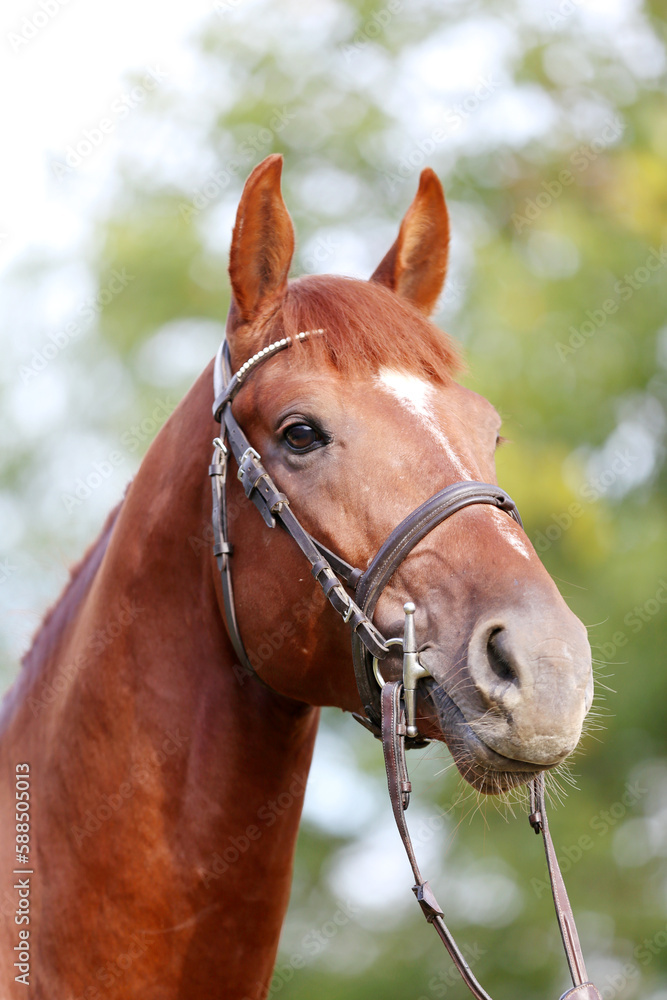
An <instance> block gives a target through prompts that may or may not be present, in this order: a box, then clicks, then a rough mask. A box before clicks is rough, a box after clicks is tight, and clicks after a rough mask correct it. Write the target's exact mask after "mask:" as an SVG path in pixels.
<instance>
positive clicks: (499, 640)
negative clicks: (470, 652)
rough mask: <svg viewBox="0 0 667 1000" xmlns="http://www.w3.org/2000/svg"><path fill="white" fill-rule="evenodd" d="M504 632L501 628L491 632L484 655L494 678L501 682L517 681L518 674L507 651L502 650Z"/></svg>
mask: <svg viewBox="0 0 667 1000" xmlns="http://www.w3.org/2000/svg"><path fill="white" fill-rule="evenodd" d="M504 632H505V629H503V628H496V629H494V630H493V631H492V632H491V634H490V635H489V638H488V640H487V643H486V653H487V656H488V658H489V664H490V666H491V669H492V670H493V672H494V674H495V675H496V677H498V678H499V679H500V680H501V681H515V680H518V674H517V672H516V670H515V668H514V666H513V665H512V661H511V658H510V654H509V650H506V649H503V646H504V641H503V633H504Z"/></svg>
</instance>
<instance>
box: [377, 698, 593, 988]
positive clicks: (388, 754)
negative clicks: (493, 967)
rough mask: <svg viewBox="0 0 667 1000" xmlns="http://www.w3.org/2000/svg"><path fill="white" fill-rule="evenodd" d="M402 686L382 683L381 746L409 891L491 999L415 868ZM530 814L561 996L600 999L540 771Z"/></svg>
mask: <svg viewBox="0 0 667 1000" xmlns="http://www.w3.org/2000/svg"><path fill="white" fill-rule="evenodd" d="M402 689H403V685H402V683H401V682H400V681H392V682H389V683H387V684H385V685H384V687H383V688H382V694H381V711H382V750H383V753H384V763H385V770H386V772H387V786H388V788H389V799H390V801H391V808H392V812H393V814H394V819H395V821H396V826H397V827H398V832H399V834H400V837H401V841H402V842H403V847H404V848H405V852H406V854H407V856H408V860H409V862H410V867H411V868H412V874H413V876H414V879H415V885H414V886H413V890H412V891H413V892H414V894H415V896H416V897H417V901H418V903H419V905H420V907H421V909H422V913H423V914H424V916H425V918H426V920H427V921H428V922H429V923H430V924H433V926H434V927H435V929H436V931H437V933H438V935H439V937H440V939H441V941H442V943H443V944H444V946H445V948H446V949H447V951H448V953H449V955H450V957H451V959H452V961H453V962H454V965H455V966H456V968H457V969H458V971H459V973H460V974H461V977H462V979H463V981H464V982H465V984H466V986H467V987H468V988H469V989H470V991H471V992H472V994H473V996H475V997H476V998H477V1000H491V998H490V997H489V994H488V993H487V992H486V991H485V990H484V988H483V987H482V986H481V985H480V983H479V982H478V980H477V979H476V977H475V976H474V974H473V972H472V970H471V969H470V966H469V965H468V963H467V962H466V960H465V958H464V957H463V955H462V954H461V951H460V949H459V948H458V945H457V944H456V941H455V940H454V938H453V937H452V934H451V932H450V930H449V928H448V927H447V925H446V923H445V920H444V914H443V910H442V908H441V906H440V904H439V903H438V901H437V899H436V897H435V894H434V893H433V890H432V889H431V886H430V885H429V883H428V881H427V880H426V879H424V877H423V876H422V873H421V871H420V869H419V865H418V862H417V859H416V856H415V852H414V848H413V846H412V840H411V838H410V832H409V830H408V825H407V822H406V819H405V811H406V809H407V808H408V806H409V804H410V793H411V791H412V786H411V783H410V779H409V776H408V769H407V763H406V759H405V732H406V727H405V715H404V712H403V706H402V697H401V696H402ZM530 796H531V814H530V816H529V821H530V824H531V826H532V827H533V829H534V830H535V832H536V833H540V832H541V833H542V836H543V839H544V847H545V851H546V856H547V866H548V869H549V879H550V882H551V889H552V892H553V897H554V903H555V905H556V916H557V918H558V926H559V927H560V932H561V936H562V938H563V944H564V947H565V954H566V956H567V961H568V965H569V968H570V975H571V976H572V982H573V983H574V987H573V988H572V989H570V990H568V991H567V992H566V993H564V994H563V996H562V997H561V1000H566V998H567V1000H570V998H572V1000H575V998H576V1000H602V998H601V996H600V993H599V992H598V990H597V987H596V986H594V985H593V983H591V982H589V981H588V977H587V973H586V966H585V963H584V958H583V955H582V952H581V947H580V945H579V937H578V934H577V928H576V926H575V922H574V915H573V913H572V908H571V906H570V901H569V899H568V896H567V892H566V891H565V883H564V882H563V876H562V874H561V871H560V868H559V865H558V859H557V857H556V851H555V849H554V845H553V841H552V839H551V834H550V833H549V824H548V821H547V813H546V807H545V804H544V775H543V774H539V775H538V776H537V777H536V778H535V779H534V780H533V781H532V782H531V786H530Z"/></svg>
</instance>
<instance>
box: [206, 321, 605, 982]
mask: <svg viewBox="0 0 667 1000" xmlns="http://www.w3.org/2000/svg"><path fill="white" fill-rule="evenodd" d="M322 333H324V330H311V331H304V332H302V333H298V334H297V335H296V336H295V337H294V338H291V337H283V338H281V339H280V340H277V341H274V342H273V343H272V344H269V345H268V346H267V347H264V348H263V349H262V350H260V351H258V352H257V354H254V355H253V356H252V357H251V358H249V359H248V360H247V361H246V362H245V363H244V364H243V365H241V367H240V368H239V369H238V371H237V372H236V373H234V374H232V366H231V358H230V353H229V347H228V344H227V341H226V340H223V342H222V343H221V345H220V348H219V350H218V353H217V355H216V358H215V362H214V368H213V384H214V395H215V402H214V404H213V416H214V418H215V419H216V420H217V421H218V422H219V423H220V424H221V435H220V436H219V437H216V438H215V439H214V442H213V445H214V452H213V459H212V462H211V465H210V466H209V475H210V477H211V483H212V490H213V532H214V548H213V551H214V555H215V557H216V561H217V564H218V568H219V570H220V577H221V583H222V595H223V604H224V616H225V619H226V626H227V632H228V634H229V638H230V641H231V643H232V646H233V647H234V651H235V653H236V655H237V656H238V658H239V661H240V663H241V665H242V667H243V668H244V669H245V670H246V671H247V672H248V673H251V674H255V670H254V668H253V666H252V664H251V662H250V659H249V656H248V654H247V652H246V649H245V646H244V643H243V640H242V638H241V635H240V632H239V628H238V624H237V621H236V611H235V606H234V590H233V585H232V576H231V558H232V554H233V549H232V546H231V545H230V543H229V535H228V527H229V523H228V515H227V494H226V482H227V466H228V461H229V455H230V452H231V454H232V455H233V456H234V459H235V460H236V463H237V465H238V478H239V480H240V482H241V484H242V486H243V489H244V492H245V495H246V497H248V498H249V499H250V500H252V501H253V503H254V504H255V506H256V507H257V509H258V510H259V512H260V514H261V515H262V517H263V519H264V522H265V524H266V525H267V526H268V527H269V528H274V527H275V525H276V523H279V524H280V525H281V526H282V527H283V528H284V529H285V530H286V531H287V532H288V534H289V535H291V537H292V538H293V539H294V541H295V542H296V544H297V545H298V546H299V548H300V549H301V551H302V553H303V555H304V556H305V557H306V559H307V560H308V561H309V562H310V565H311V573H312V575H313V577H314V578H315V580H316V581H317V582H318V583H319V585H320V586H321V587H322V590H323V591H324V594H325V596H326V598H327V599H328V600H329V602H330V604H331V605H332V607H333V608H334V610H335V611H336V612H337V613H338V614H339V615H340V617H341V618H342V620H343V622H344V623H345V624H346V625H347V626H348V627H349V628H350V630H351V639H352V659H353V663H354V671H355V677H356V682H357V687H358V690H359V695H360V698H361V702H362V704H363V706H364V711H365V713H366V714H365V716H360V715H356V714H355V715H354V717H355V718H356V719H357V721H359V722H360V723H361V724H362V725H364V726H365V728H367V729H369V730H370V731H371V732H372V733H373V734H374V735H375V736H377V737H378V738H379V739H381V740H382V746H383V753H384V760H385V768H386V772H387V782H388V786H389V796H390V799H391V805H392V810H393V813H394V818H395V820H396V824H397V827H398V831H399V834H400V836H401V839H402V841H403V845H404V847H405V850H406V853H407V855H408V859H409V861H410V865H411V867H412V871H413V875H414V878H415V886H414V887H413V891H414V893H415V895H416V897H417V901H418V902H419V905H420V906H421V908H422V912H423V913H424V916H425V917H426V919H427V921H428V922H429V923H431V924H433V926H434V927H435V929H436V931H437V933H438V935H439V936H440V938H441V940H442V942H443V944H444V945H445V948H446V949H447V951H448V952H449V954H450V956H451V958H452V960H453V962H454V964H455V965H456V967H457V969H458V970H459V972H460V974H461V976H462V978H463V980H464V982H465V983H466V985H467V986H468V987H469V989H470V990H471V992H472V993H473V995H474V996H475V997H476V998H477V1000H491V998H490V997H489V995H488V994H487V993H486V992H485V990H484V989H483V988H482V986H481V985H480V984H479V983H478V981H477V979H476V978H475V976H474V975H473V973H472V971H471V969H470V967H469V966H468V964H467V962H466V960H465V958H464V957H463V955H462V953H461V951H460V949H459V948H458V946H457V944H456V942H455V941H454V938H453V937H452V935H451V933H450V931H449V929H448V928H447V925H446V924H445V921H444V914H443V911H442V909H441V907H440V905H439V903H438V901H437V900H436V898H435V895H434V894H433V891H432V889H431V887H430V885H429V883H428V881H427V880H425V879H424V878H423V876H422V874H421V871H420V869H419V866H418V864H417V860H416V857H415V853H414V849H413V846H412V841H411V839H410V834H409V831H408V827H407V823H406V819H405V810H406V809H407V808H408V805H409V802H410V793H411V791H412V786H411V783H410V780H409V778H408V770H407V763H406V758H405V750H406V749H410V748H411V747H420V746H425V745H426V744H427V743H428V742H429V741H428V740H425V739H424V738H423V737H421V736H420V735H419V732H418V729H417V725H416V718H415V707H416V692H417V682H418V680H419V679H420V678H424V677H429V676H430V673H429V671H428V669H427V668H426V667H425V666H424V665H423V664H422V663H421V661H420V660H419V652H418V649H417V642H416V635H415V626H414V613H415V606H414V604H413V603H412V602H407V603H406V604H405V605H404V615H405V618H404V630H403V636H402V637H398V636H397V637H393V638H389V639H385V637H384V636H383V635H382V634H381V633H380V631H379V630H378V629H377V627H376V626H375V625H374V623H373V621H372V617H373V612H374V610H375V607H376V605H377V602H378V599H379V598H380V595H381V594H382V591H383V589H384V587H385V586H386V585H387V583H388V582H389V580H390V578H391V577H392V575H393V574H394V572H395V571H396V569H397V568H398V566H399V565H400V564H401V563H402V562H403V560H404V559H405V558H406V556H407V555H408V554H409V553H410V552H411V551H412V549H413V548H414V547H415V545H417V543H418V542H419V541H420V540H421V539H422V538H424V537H425V536H426V535H427V534H428V533H429V532H430V531H432V530H433V529H434V528H435V527H436V526H437V525H439V524H441V523H442V522H443V521H444V520H446V519H447V518H448V517H451V516H452V514H455V513H457V511H459V510H462V509H463V508H464V507H468V506H470V505H472V504H479V503H483V504H491V505H493V506H495V507H498V508H499V509H500V510H504V511H506V513H507V514H508V515H509V516H510V517H512V518H513V519H514V520H515V521H516V522H517V524H519V525H521V523H522V522H521V518H520V516H519V512H518V510H517V508H516V505H515V503H514V501H513V500H512V499H511V498H510V497H509V495H508V494H507V493H506V492H505V491H504V490H502V489H500V488H499V487H498V486H495V485H491V484H489V483H479V482H473V481H470V482H460V483H454V484H453V485H452V486H447V487H445V488H444V489H442V490H440V491H439V492H438V493H436V494H435V495H434V496H432V497H431V498H430V499H429V500H426V501H425V502H424V503H422V504H421V505H420V506H419V507H417V509H416V510H414V511H412V513H411V514H408V516H407V517H406V518H405V519H404V520H403V521H401V523H400V524H399V525H398V526H397V527H396V528H395V529H394V530H393V531H392V533H391V534H390V536H389V538H387V540H386V541H385V542H384V544H383V545H382V546H381V548H380V549H379V551H378V552H377V554H376V555H375V557H374V558H373V559H372V560H371V563H370V565H369V566H368V569H366V570H365V571H362V570H360V569H356V568H355V567H353V566H351V565H350V564H349V563H348V562H346V560H345V559H342V558H341V557H340V556H338V555H337V554H336V553H334V552H332V551H331V550H330V549H328V548H327V547H326V546H325V545H322V543H321V542H318V541H317V540H316V539H314V538H313V537H312V536H311V535H310V534H309V533H308V532H307V531H306V530H305V529H304V528H303V526H302V525H301V524H300V522H299V520H298V519H297V518H296V516H295V515H294V513H293V511H292V509H291V506H290V502H289V499H288V498H287V496H285V494H284V493H282V492H281V491H280V490H279V489H278V488H277V487H276V485H275V483H274V482H273V480H272V479H271V476H270V475H269V473H268V472H267V471H266V469H265V468H264V466H263V465H262V459H261V456H260V455H259V454H258V452H257V451H256V450H255V449H254V448H253V447H252V446H251V444H250V442H249V441H248V439H247V437H246V436H245V434H244V432H243V430H242V429H241V427H240V426H239V424H238V423H237V421H236V418H235V417H234V414H233V413H232V402H233V400H234V398H235V396H236V395H237V393H238V392H239V391H240V389H241V388H242V386H243V385H244V384H245V382H246V381H247V379H248V377H249V376H250V375H251V374H252V372H253V371H254V370H255V369H256V368H257V367H258V366H259V365H261V364H263V363H264V362H265V361H267V360H268V359H269V358H271V357H273V356H274V355H275V354H277V353H279V352H281V351H283V350H286V349H287V348H289V347H290V346H291V345H292V343H293V342H294V341H303V340H306V339H307V338H308V337H310V336H313V335H316V334H317V335H319V334H322ZM346 587H347V589H346ZM348 590H349V591H352V594H350V593H348ZM394 645H397V646H398V645H400V646H401V647H402V650H403V673H402V679H401V680H398V681H387V682H385V680H384V678H383V677H382V673H381V670H380V661H381V660H382V659H384V657H386V656H387V654H388V653H389V649H390V647H391V646H394ZM529 790H530V808H531V812H530V816H529V821H530V824H531V826H532V827H533V829H534V831H535V833H538V834H539V833H540V832H541V833H542V835H543V838H544V846H545V851H546V858H547V867H548V870H549V878H550V881H551V888H552V892H553V897H554V903H555V907H556V916H557V919H558V924H559V927H560V932H561V936H562V939H563V946H564V949H565V954H566V957H567V961H568V965H569V969H570V974H571V976H572V981H573V984H574V985H573V987H572V988H571V989H569V990H567V991H566V993H564V994H563V997H562V998H561V1000H564V998H566V997H567V998H568V1000H569V998H572V997H574V996H575V994H576V995H577V997H578V998H579V1000H601V997H600V994H599V992H598V990H597V988H596V987H595V986H594V985H593V983H591V982H589V981H588V977H587V973H586V966H585V963H584V958H583V954H582V951H581V947H580V944H579V938H578V934H577V929H576V926H575V923H574V916H573V914H572V909H571V906H570V903H569V900H568V897H567V892H566V890H565V884H564V882H563V878H562V875H561V872H560V868H559V866H558V860H557V858H556V853H555V850H554V846H553V842H552V840H551V836H550V833H549V826H548V821H547V815H546V809H545V803H544V775H543V774H539V775H538V776H537V777H535V778H533V779H532V780H531V782H530V785H529Z"/></svg>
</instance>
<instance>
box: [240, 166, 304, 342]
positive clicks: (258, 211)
mask: <svg viewBox="0 0 667 1000" xmlns="http://www.w3.org/2000/svg"><path fill="white" fill-rule="evenodd" d="M282 169H283V158H282V156H280V155H278V154H273V155H272V156H267V158H266V159H265V160H263V161H262V162H261V163H260V164H259V165H258V166H256V167H255V169H254V170H253V172H252V173H251V174H250V176H249V177H248V180H247V181H246V182H245V187H244V188H243V194H242V195H241V201H240V202H239V207H238V211H237V213H236V223H235V224H234V230H233V233H232V245H231V249H230V251H229V277H230V279H231V284H232V304H231V308H230V312H229V318H228V320H227V334H228V336H230V340H233V335H234V331H235V330H236V329H237V328H238V327H240V326H241V325H243V324H244V323H250V322H251V321H252V320H254V319H256V318H257V317H258V316H259V315H260V313H262V312H264V311H266V309H267V307H268V308H270V306H271V304H272V302H275V301H277V300H279V299H280V297H281V296H282V295H284V293H285V291H286V289H287V275H288V273H289V269H290V264H291V262H292V255H293V254H294V227H293V226H292V220H291V219H290V217H289V213H288V211H287V208H286V207H285V202H284V201H283V197H282V194H281V193H280V175H281V173H282ZM230 346H231V347H232V350H233V346H234V345H233V344H232V343H230Z"/></svg>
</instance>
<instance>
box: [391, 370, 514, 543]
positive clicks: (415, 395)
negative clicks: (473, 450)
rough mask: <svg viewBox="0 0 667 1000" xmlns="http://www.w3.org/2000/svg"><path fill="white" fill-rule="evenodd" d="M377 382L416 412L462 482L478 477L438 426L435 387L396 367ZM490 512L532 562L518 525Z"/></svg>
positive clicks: (503, 532)
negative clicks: (434, 398) (399, 370)
mask: <svg viewBox="0 0 667 1000" xmlns="http://www.w3.org/2000/svg"><path fill="white" fill-rule="evenodd" d="M377 383H378V385H380V387H381V388H383V389H385V390H387V391H388V392H390V393H391V395H392V396H393V397H394V399H397V400H398V402H399V403H401V404H402V405H403V406H404V407H405V409H406V410H408V412H409V413H413V414H414V415H415V416H416V417H418V418H419V421H420V423H421V425H422V427H423V428H424V430H426V431H428V432H429V434H431V436H432V437H433V438H434V439H435V440H436V441H437V443H438V444H439V445H440V447H441V448H443V450H444V452H445V454H446V455H447V458H448V459H449V461H450V462H451V463H452V465H453V466H454V468H455V469H456V471H457V472H458V474H459V475H460V477H461V479H474V478H475V476H474V475H473V474H472V472H470V470H469V469H467V468H466V467H465V466H464V464H463V462H462V461H461V459H460V458H459V456H458V455H457V454H456V452H455V451H454V449H453V448H452V446H451V444H450V443H449V441H448V440H447V436H446V435H445V433H444V432H443V430H442V428H441V427H440V426H439V425H438V422H437V419H436V415H435V411H434V408H433V405H432V402H433V396H434V394H435V389H434V387H433V386H432V385H430V384H429V383H428V382H425V381H424V379H421V378H418V377H417V376H416V375H406V374H405V373H404V372H397V371H395V370H394V369H392V368H382V369H381V371H380V374H379V375H378V376H377ZM490 513H491V515H492V516H494V517H495V519H496V524H497V526H498V530H499V531H500V533H501V535H502V536H503V538H504V539H505V540H506V541H507V542H509V544H510V545H511V546H512V548H513V549H515V550H516V551H517V552H518V553H520V555H522V556H523V557H524V558H525V559H530V549H529V548H528V546H527V545H526V543H525V542H524V540H523V539H522V538H521V535H520V534H519V532H518V531H517V525H516V523H515V522H513V521H512V520H511V519H510V518H509V516H508V515H507V514H506V513H505V512H504V511H501V510H498V508H497V507H491V508H490Z"/></svg>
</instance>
